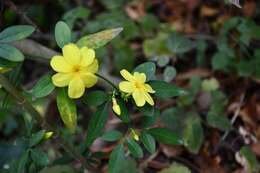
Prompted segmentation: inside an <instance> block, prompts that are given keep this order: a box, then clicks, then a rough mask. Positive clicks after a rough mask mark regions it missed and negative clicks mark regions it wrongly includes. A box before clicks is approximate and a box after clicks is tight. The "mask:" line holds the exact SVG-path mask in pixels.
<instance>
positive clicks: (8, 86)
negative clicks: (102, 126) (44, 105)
mask: <svg viewBox="0 0 260 173" xmlns="http://www.w3.org/2000/svg"><path fill="white" fill-rule="evenodd" d="M0 85H2V86H3V87H4V89H5V90H6V91H7V92H8V93H9V94H10V95H11V96H12V97H13V98H14V99H15V100H16V101H17V103H18V104H19V105H21V106H22V107H24V108H25V109H26V110H27V111H28V112H29V113H30V114H31V115H32V116H33V117H34V118H35V119H36V120H37V123H39V124H40V126H41V127H42V128H44V129H47V130H48V131H53V132H54V134H55V135H56V137H57V139H58V140H59V142H60V146H61V147H62V148H63V149H64V150H65V151H66V152H67V153H68V154H69V155H70V156H71V157H73V158H74V159H75V160H77V161H79V162H80V163H81V164H82V165H83V167H84V168H89V167H88V166H87V164H86V159H85V158H84V157H83V156H82V155H81V154H80V153H79V152H78V151H77V150H76V149H75V148H74V147H73V146H71V145H70V144H69V143H67V142H66V141H65V140H64V139H63V138H61V137H60V135H59V131H58V130H57V129H56V128H54V127H52V126H51V125H50V124H48V123H47V122H46V121H45V119H44V118H43V117H42V116H41V114H40V113H39V112H38V111H37V110H36V109H35V108H34V107H33V106H32V105H31V103H30V102H29V101H28V100H27V99H26V98H25V97H24V96H23V95H22V94H21V92H20V91H19V90H17V89H16V88H15V87H13V85H12V84H11V83H10V82H9V81H8V80H7V79H6V77H5V76H4V75H2V74H1V75H0ZM89 169H90V168H89Z"/></svg>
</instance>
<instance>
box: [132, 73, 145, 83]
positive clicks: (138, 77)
mask: <svg viewBox="0 0 260 173" xmlns="http://www.w3.org/2000/svg"><path fill="white" fill-rule="evenodd" d="M134 78H135V80H137V81H138V82H141V83H145V81H146V75H145V74H144V73H139V72H134Z"/></svg>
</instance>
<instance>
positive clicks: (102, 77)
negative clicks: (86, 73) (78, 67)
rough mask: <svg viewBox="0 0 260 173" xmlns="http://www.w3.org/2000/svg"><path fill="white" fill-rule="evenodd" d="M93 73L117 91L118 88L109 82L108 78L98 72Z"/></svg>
mask: <svg viewBox="0 0 260 173" xmlns="http://www.w3.org/2000/svg"><path fill="white" fill-rule="evenodd" d="M95 75H96V76H97V77H99V78H101V79H103V80H104V81H106V82H107V83H108V84H109V85H111V86H112V87H113V88H115V89H116V90H117V91H119V89H118V88H117V86H116V85H115V84H114V83H113V82H111V81H110V80H109V79H107V78H105V77H104V76H102V75H100V74H98V73H95Z"/></svg>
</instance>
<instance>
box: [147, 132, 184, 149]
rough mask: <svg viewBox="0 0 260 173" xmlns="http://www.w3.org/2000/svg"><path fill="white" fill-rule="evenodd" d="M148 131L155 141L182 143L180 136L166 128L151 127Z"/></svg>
mask: <svg viewBox="0 0 260 173" xmlns="http://www.w3.org/2000/svg"><path fill="white" fill-rule="evenodd" d="M147 132H148V133H150V134H151V135H152V136H153V137H154V138H155V139H156V140H157V141H159V142H161V143H164V144H170V145H182V144H183V140H182V138H181V136H179V135H177V134H176V133H174V132H173V131H171V130H169V129H166V128H152V129H149V130H148V131H147Z"/></svg>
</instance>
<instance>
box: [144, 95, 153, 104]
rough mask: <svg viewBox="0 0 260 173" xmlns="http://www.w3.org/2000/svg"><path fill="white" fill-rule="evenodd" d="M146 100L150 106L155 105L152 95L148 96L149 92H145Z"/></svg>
mask: <svg viewBox="0 0 260 173" xmlns="http://www.w3.org/2000/svg"><path fill="white" fill-rule="evenodd" d="M143 94H144V98H145V100H146V101H147V102H148V103H149V104H150V105H152V106H153V105H154V101H153V99H152V97H151V96H150V94H148V93H147V92H144V93H143Z"/></svg>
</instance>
